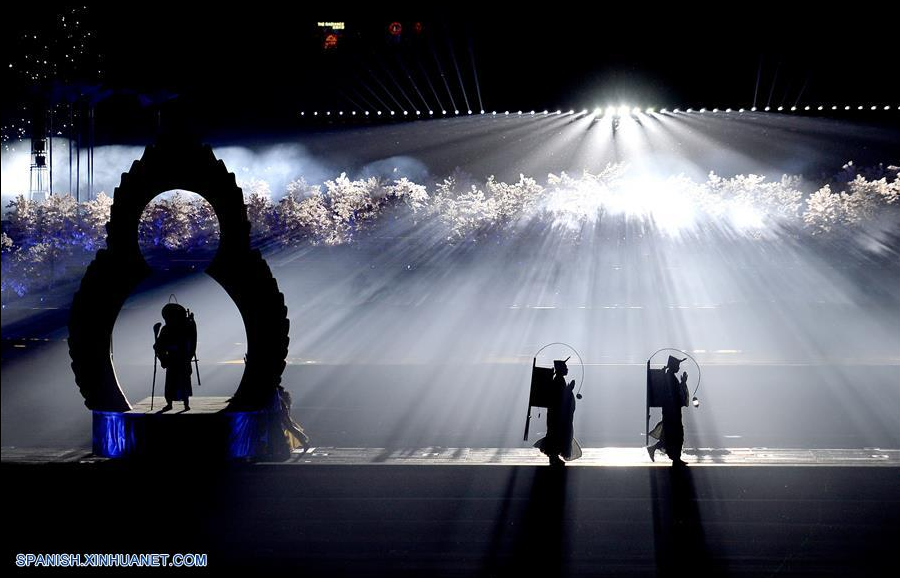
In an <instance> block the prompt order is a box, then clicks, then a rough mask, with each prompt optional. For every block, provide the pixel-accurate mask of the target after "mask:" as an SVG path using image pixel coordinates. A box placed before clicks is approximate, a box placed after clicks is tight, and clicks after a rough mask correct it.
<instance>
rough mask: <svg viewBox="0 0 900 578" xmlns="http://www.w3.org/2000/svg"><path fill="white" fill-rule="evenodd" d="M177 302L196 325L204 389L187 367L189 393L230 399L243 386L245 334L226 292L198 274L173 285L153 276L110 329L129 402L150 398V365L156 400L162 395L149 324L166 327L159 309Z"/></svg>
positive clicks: (162, 378) (114, 359) (162, 371)
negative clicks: (191, 391)
mask: <svg viewBox="0 0 900 578" xmlns="http://www.w3.org/2000/svg"><path fill="white" fill-rule="evenodd" d="M161 281H162V282H161ZM173 296H174V297H173ZM175 299H177V301H178V303H179V304H180V305H182V306H184V307H185V308H187V309H189V310H190V311H191V312H192V313H193V314H194V318H195V321H196V323H197V358H198V365H199V368H200V378H201V384H202V385H201V386H200V387H199V388H198V386H197V375H196V369H195V368H194V365H193V364H191V365H192V370H193V371H194V374H193V375H192V376H191V379H192V385H193V395H194V396H199V395H202V396H225V397H231V396H232V395H233V394H234V392H235V391H236V390H237V387H238V384H239V383H240V382H241V376H242V375H243V373H244V355H245V354H246V352H247V335H246V330H245V329H244V324H243V321H242V319H241V313H240V311H239V310H238V308H237V306H236V305H235V303H234V301H232V299H231V297H230V296H229V295H228V293H226V292H225V290H224V289H223V288H222V287H221V286H220V285H219V284H218V283H216V281H215V280H214V279H212V278H211V277H209V276H208V275H205V274H202V273H196V274H194V275H189V276H185V277H182V278H180V279H178V280H176V281H171V280H169V279H165V278H163V279H161V275H159V274H154V275H151V276H150V277H149V278H148V279H146V280H145V281H144V282H142V283H141V284H140V285H138V287H137V289H136V290H135V292H134V293H132V295H131V296H130V297H129V298H128V299H127V300H126V301H125V304H124V305H123V307H122V310H121V311H120V312H119V316H118V318H117V319H116V324H115V326H114V328H113V335H112V362H113V367H114V369H115V372H116V378H117V379H118V381H119V386H120V387H121V388H122V391H123V392H124V393H125V397H127V398H128V399H129V401H131V403H132V404H134V403H137V402H139V401H141V400H142V399H144V398H146V397H149V396H150V393H151V390H152V389H153V367H154V363H155V364H156V388H155V390H156V396H157V397H158V398H159V397H161V396H162V395H163V391H164V389H165V382H166V370H165V369H163V368H162V367H160V366H159V362H158V361H156V359H155V357H154V354H153V339H154V336H153V325H154V324H155V323H164V320H163V318H162V308H163V306H164V305H166V304H167V303H168V302H169V301H170V300H173V301H174V300H175Z"/></svg>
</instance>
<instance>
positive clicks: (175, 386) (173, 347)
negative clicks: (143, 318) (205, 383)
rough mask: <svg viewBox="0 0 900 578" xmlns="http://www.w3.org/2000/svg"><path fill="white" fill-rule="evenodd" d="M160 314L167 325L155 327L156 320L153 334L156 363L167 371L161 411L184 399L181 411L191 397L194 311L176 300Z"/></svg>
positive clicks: (195, 342)
mask: <svg viewBox="0 0 900 578" xmlns="http://www.w3.org/2000/svg"><path fill="white" fill-rule="evenodd" d="M162 317H163V320H164V321H165V322H166V324H165V325H164V326H163V327H162V329H158V328H159V325H160V324H159V323H157V324H156V325H155V326H154V334H158V336H157V338H156V341H155V342H154V344H153V350H154V351H155V352H156V357H157V358H159V364H160V365H161V366H162V367H163V369H165V370H166V387H165V398H166V406H165V407H164V408H163V409H162V411H169V410H171V409H172V402H173V401H182V402H184V410H185V411H188V410H189V409H191V405H190V397H191V396H192V395H194V391H193V389H192V387H191V373H192V372H191V361H193V360H194V358H195V356H196V353H197V324H196V323H195V322H194V314H193V313H191V312H190V311H188V310H187V309H185V308H184V307H182V306H181V305H179V304H178V303H167V304H166V305H165V306H164V307H163V308H162Z"/></svg>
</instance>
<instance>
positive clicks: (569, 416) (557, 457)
mask: <svg viewBox="0 0 900 578" xmlns="http://www.w3.org/2000/svg"><path fill="white" fill-rule="evenodd" d="M568 373H569V368H568V366H567V365H566V362H565V361H563V360H559V359H557V360H555V361H554V362H553V390H554V392H555V393H556V395H558V400H559V401H558V402H557V403H555V404H553V405H550V406H548V407H547V435H546V436H544V437H543V438H541V439H539V440H538V441H537V442H535V444H534V446H535V447H536V448H540V450H541V452H542V453H544V454H545V455H547V457H548V458H550V465H551V466H562V465H565V462H564V461H563V460H566V461H572V460H577V459H578V458H580V457H581V447H580V446H579V445H578V441H577V440H576V439H575V426H574V424H575V380H574V379H573V380H572V381H570V382H569V383H566V375H568Z"/></svg>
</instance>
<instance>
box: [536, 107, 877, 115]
mask: <svg viewBox="0 0 900 578" xmlns="http://www.w3.org/2000/svg"><path fill="white" fill-rule="evenodd" d="M885 110H887V107H885ZM544 114H550V113H549V112H547V109H546V108H545V109H544Z"/></svg>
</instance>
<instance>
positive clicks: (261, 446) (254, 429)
mask: <svg viewBox="0 0 900 578" xmlns="http://www.w3.org/2000/svg"><path fill="white" fill-rule="evenodd" d="M227 400H228V398H224V397H221V398H218V397H216V398H213V397H209V398H202V397H197V398H191V411H188V412H182V411H181V409H182V404H181V403H177V402H176V404H175V408H174V409H173V410H171V411H169V412H166V413H160V412H159V409H160V408H162V407H163V406H164V405H165V401H163V400H161V399H159V398H157V400H155V403H154V411H152V412H151V411H150V410H149V408H150V400H149V398H147V399H146V400H144V401H142V402H141V403H139V404H137V405H135V407H134V409H133V410H132V411H129V412H113V411H95V412H93V414H94V416H93V449H94V455H96V456H101V457H107V458H125V457H132V458H133V457H149V456H153V457H167V458H179V457H180V458H191V459H193V458H201V459H240V458H249V459H284V446H285V440H284V437H283V432H282V430H281V429H280V416H279V415H278V414H277V413H275V412H271V411H228V410H227Z"/></svg>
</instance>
